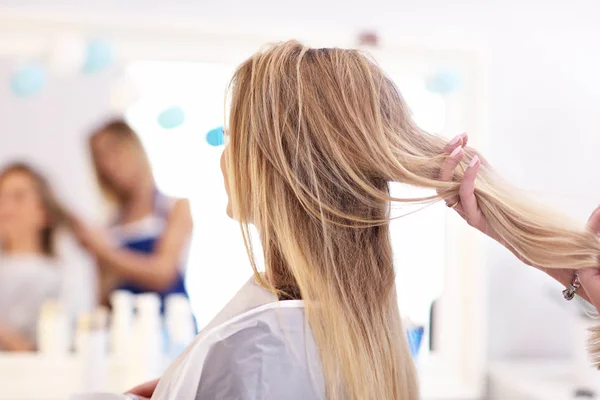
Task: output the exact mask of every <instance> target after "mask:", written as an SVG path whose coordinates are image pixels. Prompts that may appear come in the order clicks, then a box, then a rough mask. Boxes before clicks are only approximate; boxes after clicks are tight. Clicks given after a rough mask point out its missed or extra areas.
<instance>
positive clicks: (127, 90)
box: [110, 76, 140, 113]
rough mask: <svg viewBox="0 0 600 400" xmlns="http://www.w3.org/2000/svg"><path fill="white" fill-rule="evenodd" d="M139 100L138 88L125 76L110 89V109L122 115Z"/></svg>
mask: <svg viewBox="0 0 600 400" xmlns="http://www.w3.org/2000/svg"><path fill="white" fill-rule="evenodd" d="M139 98H140V88H139V87H138V86H137V85H136V84H135V83H134V82H133V81H132V80H131V78H128V77H127V76H124V77H121V78H120V79H118V80H117V81H116V82H115V83H113V84H112V85H111V88H110V108H111V109H112V111H115V112H118V113H124V112H125V111H127V109H128V108H129V107H130V106H131V105H132V104H133V103H135V102H136V101H137V100H138V99H139Z"/></svg>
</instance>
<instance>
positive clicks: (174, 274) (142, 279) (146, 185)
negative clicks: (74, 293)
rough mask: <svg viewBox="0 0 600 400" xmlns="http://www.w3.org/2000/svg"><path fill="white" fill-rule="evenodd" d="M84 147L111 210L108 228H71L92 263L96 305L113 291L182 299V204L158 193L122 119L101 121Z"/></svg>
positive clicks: (185, 224) (187, 222)
mask: <svg viewBox="0 0 600 400" xmlns="http://www.w3.org/2000/svg"><path fill="white" fill-rule="evenodd" d="M89 145H90V150H91V155H92V160H93V163H94V168H95V172H96V176H97V178H98V183H99V184H100V187H101V189H102V191H103V192H104V194H105V196H106V198H107V200H108V201H109V202H111V203H112V204H113V205H114V206H115V211H116V215H115V218H114V224H113V225H112V226H111V227H110V229H108V230H97V229H93V228H91V227H89V226H88V225H86V224H85V223H83V222H82V221H79V222H78V223H77V224H75V233H76V234H77V236H78V238H79V240H80V242H81V243H82V244H83V245H84V246H85V247H86V248H87V249H88V250H89V251H90V252H91V253H92V254H94V255H95V256H96V257H97V259H98V265H99V268H100V276H101V278H102V279H101V288H100V297H101V300H102V302H106V299H107V297H108V295H109V294H110V292H111V291H112V290H113V289H121V290H127V291H130V292H132V293H136V294H138V293H145V292H154V293H157V294H158V295H159V296H160V298H161V300H162V299H164V298H165V297H166V296H168V295H170V294H183V295H186V296H187V291H186V288H185V277H184V273H185V266H186V262H187V243H188V241H189V239H190V235H191V231H192V217H191V213H190V207H189V202H188V200H187V199H171V198H168V197H167V196H165V195H164V194H162V193H161V192H160V191H158V189H157V187H156V183H155V181H154V176H153V174H152V169H151V167H150V162H149V161H148V157H147V155H146V152H145V151H144V148H143V146H142V143H141V141H140V139H139V137H138V136H137V134H136V133H135V132H134V131H133V129H132V128H131V127H130V126H129V125H128V124H127V123H126V122H125V121H122V120H114V121H110V122H108V123H106V124H105V125H103V126H102V127H100V128H99V129H98V130H96V131H95V132H94V133H93V134H92V136H91V137H90V141H89Z"/></svg>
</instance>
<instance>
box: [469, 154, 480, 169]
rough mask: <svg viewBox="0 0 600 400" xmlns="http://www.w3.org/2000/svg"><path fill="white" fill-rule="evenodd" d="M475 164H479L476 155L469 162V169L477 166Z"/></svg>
mask: <svg viewBox="0 0 600 400" xmlns="http://www.w3.org/2000/svg"><path fill="white" fill-rule="evenodd" d="M477 163H479V157H477V155H474V156H473V158H472V159H471V162H470V163H469V167H471V168H473V167H474V166H475V165H477Z"/></svg>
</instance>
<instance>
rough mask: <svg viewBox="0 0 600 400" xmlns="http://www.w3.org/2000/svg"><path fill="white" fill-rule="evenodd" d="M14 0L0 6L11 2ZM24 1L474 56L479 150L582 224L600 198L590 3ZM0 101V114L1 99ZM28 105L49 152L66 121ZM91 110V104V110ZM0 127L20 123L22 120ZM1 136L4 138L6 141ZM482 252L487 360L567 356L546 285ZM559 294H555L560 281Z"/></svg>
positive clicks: (595, 34) (598, 12) (496, 251)
mask: <svg viewBox="0 0 600 400" xmlns="http://www.w3.org/2000/svg"><path fill="white" fill-rule="evenodd" d="M19 3H20V2H19V1H17V0H12V1H8V0H4V1H3V2H2V4H4V5H8V6H18V5H19ZM28 3H29V4H30V8H29V9H33V10H38V11H51V12H57V13H61V12H69V13H79V12H81V13H85V14H99V15H101V14H104V15H117V14H115V13H118V18H120V19H127V18H137V19H139V18H150V19H153V20H157V21H160V22H167V21H168V20H177V21H182V22H183V21H186V22H188V23H191V24H194V25H195V26H197V27H198V28H199V29H207V30H210V29H220V30H236V31H238V32H254V33H272V32H275V31H277V32H286V31H287V32H291V33H292V32H307V31H311V32H313V33H314V32H315V31H317V30H319V29H320V30H322V31H323V32H326V31H328V32H337V33H338V34H339V32H350V31H352V30H353V29H355V28H377V29H379V30H380V32H381V33H382V35H383V37H384V40H385V41H387V42H399V43H403V44H418V43H421V44H426V45H431V46H433V47H435V46H440V45H442V46H451V47H457V48H466V49H472V50H476V51H481V52H483V60H484V64H485V65H486V67H487V79H486V82H487V88H486V89H487V94H488V98H487V99H486V100H487V105H488V106H489V107H487V132H486V134H487V141H486V142H487V145H486V146H485V147H486V148H485V153H486V155H487V156H488V158H489V159H490V161H491V162H492V163H493V165H495V166H496V168H497V169H498V170H500V172H501V173H502V174H504V175H505V176H506V177H507V178H508V179H510V180H511V181H513V182H515V183H516V184H517V185H519V186H521V187H523V188H524V189H527V190H528V191H531V192H533V193H535V194H537V195H539V196H541V197H543V198H544V199H545V200H546V201H548V202H550V203H552V204H555V205H557V206H559V207H562V208H563V209H564V210H565V211H567V212H569V213H571V214H573V215H574V216H575V217H576V218H580V219H581V220H582V221H583V220H585V217H586V215H587V214H588V213H589V212H590V211H591V210H592V209H593V208H594V207H595V206H596V204H597V203H600V191H598V190H596V188H595V185H594V184H595V182H598V181H599V179H598V178H600V171H598V168H597V163H596V161H595V157H594V156H595V152H596V151H597V149H598V148H599V147H600V146H598V145H600V135H599V134H598V133H597V132H596V130H597V127H599V126H600V113H598V112H596V108H597V107H598V106H599V105H600V79H599V78H598V71H600V56H598V55H597V52H596V51H594V47H597V43H598V42H599V41H598V39H600V27H599V26H598V25H597V21H598V19H599V17H600V5H599V4H598V3H597V1H595V0H575V1H573V0H571V1H567V0H560V1H558V0H557V1H554V2H552V4H544V3H543V2H540V1H534V0H526V1H519V0H505V1H476V0H471V1H468V0H457V1H453V2H449V1H446V0H419V1H417V0H411V1H409V0H403V1H397V2H391V1H386V0H375V1H370V2H358V1H357V0H352V1H346V2H341V0H339V1H338V0H336V1H333V0H332V1H316V0H306V1H303V2H293V3H291V2H288V3H289V4H286V2H282V1H276V0H257V1H252V2H242V1H236V0H228V1H221V2H208V3H207V2H195V3H189V4H188V2H187V1H184V0H178V1H173V0H172V1H168V2H167V1H160V0H154V1H143V2H142V1H141V0H137V1H129V2H126V3H124V2H117V1H116V0H112V1H103V2H97V4H92V3H90V2H85V3H81V2H79V1H76V0H69V1H63V2H62V3H61V6H47V5H45V4H44V3H46V2H44V1H42V0H37V1H30V2H28ZM149 3H152V5H150V4H149ZM546 3H548V2H546ZM542 4H543V5H542ZM296 28H297V29H296ZM0 101H4V100H0ZM40 101H41V100H40ZM0 104H1V107H0V112H3V111H2V110H3V109H4V104H3V103H0ZM89 106H90V107H92V106H94V107H95V106H98V104H96V105H93V104H91V103H90V105H89ZM85 107H88V105H86V106H85ZM32 111H33V110H29V111H21V113H22V114H21V115H23V116H29V119H30V120H31V121H28V122H27V123H28V124H31V126H32V127H33V128H35V129H37V130H38V131H37V133H36V135H39V139H40V140H41V142H40V143H44V144H45V145H44V146H40V150H39V151H40V154H44V153H46V148H55V147H56V145H57V142H56V141H53V140H51V139H49V135H45V134H44V133H42V132H43V131H44V130H43V129H42V128H43V127H46V126H52V127H53V129H56V127H57V126H64V125H61V124H63V122H61V121H62V119H60V118H54V117H53V118H54V120H55V122H56V125H54V124H41V123H40V124H37V123H36V122H34V120H35V119H37V118H38V117H37V114H34V113H33V112H32ZM39 111H42V112H43V113H46V114H47V113H48V111H47V110H39ZM92 114H93V112H91V109H90V111H89V115H88V116H89V117H93V116H94V115H92ZM34 115H35V116H36V118H32V116H34ZM88 116H86V117H88ZM80 117H81V118H82V119H81V122H77V123H74V125H73V126H76V125H78V124H83V120H84V119H85V118H83V117H84V115H83V114H82V115H80ZM11 118H12V117H11ZM85 120H86V121H87V120H88V119H85ZM11 121H16V120H12V119H11ZM48 122H51V119H48ZM6 126H8V127H13V129H15V128H14V127H16V126H19V124H18V123H17V122H11V123H10V124H9V125H6V124H5V127H6ZM78 129H79V128H78ZM54 135H55V136H54V137H59V135H60V137H62V138H64V139H69V138H71V139H72V138H75V136H74V135H75V133H73V132H71V133H67V131H66V129H65V132H64V133H63V132H55V133H54ZM63 135H64V136H63ZM6 137H7V136H6V134H5V133H3V134H2V143H4V142H5V141H6V139H5V138H6ZM64 142H65V143H66V145H69V146H75V145H74V144H72V143H71V144H68V143H69V141H68V140H64ZM2 151H4V149H2ZM65 154H66V152H65ZM72 154H75V152H73V153H72ZM80 162H81V159H79V158H67V157H65V159H64V160H62V161H61V163H63V164H61V165H63V166H62V167H58V168H62V169H61V170H62V173H64V177H65V178H66V177H72V178H73V179H75V180H76V181H79V182H81V183H82V184H84V183H85V182H84V181H85V178H84V177H83V175H82V172H81V171H77V166H79V165H80V164H79V163H80ZM69 180H70V179H69ZM82 187H83V186H82ZM82 196H83V194H82ZM82 199H87V198H86V197H82ZM86 201H87V200H83V202H86ZM489 247H490V248H489V254H488V256H487V260H488V263H487V264H488V265H486V266H484V267H485V268H488V270H489V282H488V285H489V296H488V298H487V299H486V300H485V301H488V303H489V312H490V315H489V317H488V320H489V334H490V338H489V352H490V356H491V357H492V358H494V359H495V358H501V357H506V356H520V355H565V354H568V353H569V349H570V346H571V344H570V343H569V338H570V330H569V328H568V324H569V323H568V321H566V315H565V314H564V313H563V312H562V309H561V308H560V307H559V306H557V305H556V304H555V303H554V302H553V300H551V299H550V298H549V297H548V295H547V294H546V291H547V288H546V287H547V285H548V282H549V280H548V279H547V278H545V277H544V276H542V274H541V273H538V272H537V271H534V270H532V269H527V268H525V267H523V266H522V265H520V263H519V262H518V261H516V260H515V259H514V257H512V256H511V255H510V254H508V253H507V252H506V251H504V250H503V249H501V248H499V246H496V245H494V244H491V243H490V244H489ZM555 291H556V295H557V298H560V293H559V292H560V288H556V289H555ZM482 301H484V299H482Z"/></svg>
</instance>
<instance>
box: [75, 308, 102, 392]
mask: <svg viewBox="0 0 600 400" xmlns="http://www.w3.org/2000/svg"><path fill="white" fill-rule="evenodd" d="M75 349H76V354H77V356H78V357H79V359H80V360H81V363H82V368H81V372H82V379H81V383H82V389H84V390H85V391H90V392H96V391H102V390H106V388H107V368H108V359H107V356H108V310H107V309H106V308H105V307H99V308H97V309H96V310H94V312H93V313H92V314H88V315H83V316H81V317H80V318H79V321H78V326H77V334H76V340H75Z"/></svg>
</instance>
